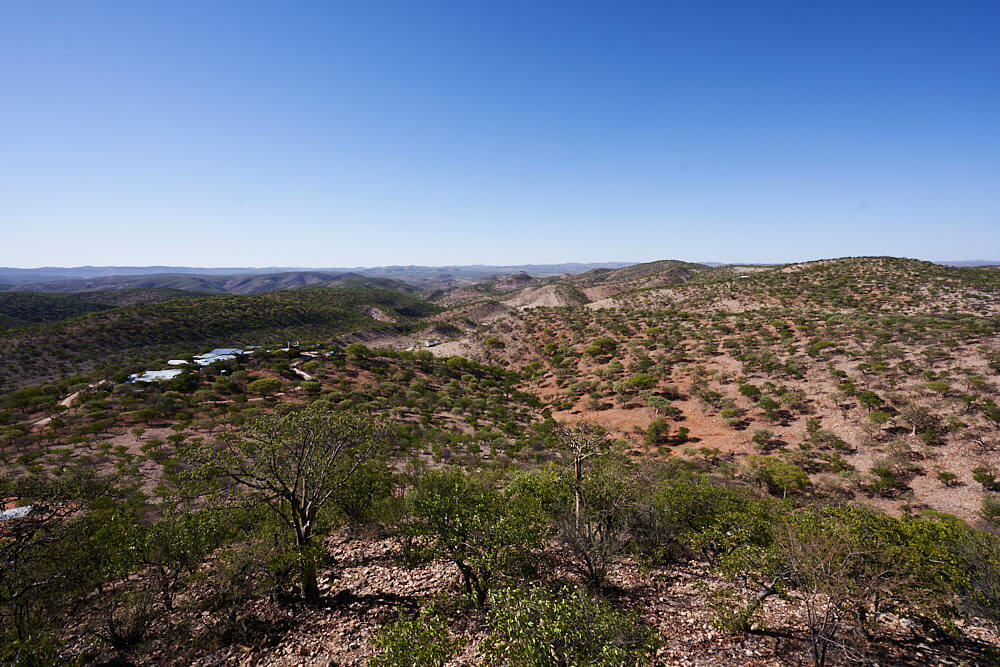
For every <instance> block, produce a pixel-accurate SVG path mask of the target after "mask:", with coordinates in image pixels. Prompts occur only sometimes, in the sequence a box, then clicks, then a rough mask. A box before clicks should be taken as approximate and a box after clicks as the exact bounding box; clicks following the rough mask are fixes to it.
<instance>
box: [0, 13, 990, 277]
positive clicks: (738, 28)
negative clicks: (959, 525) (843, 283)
mask: <svg viewBox="0 0 1000 667" xmlns="http://www.w3.org/2000/svg"><path fill="white" fill-rule="evenodd" d="M472 5H475V6H472ZM568 8H569V6H563V7H558V6H556V5H555V4H544V5H543V4H542V3H527V2H509V3H494V4H492V5H486V4H485V3H469V5H467V6H465V5H459V4H457V3H448V2H417V3H411V2H406V3H404V2H372V3H356V4H347V3H338V4H334V3H325V2H302V3H296V4H295V5H294V6H293V5H288V4H287V3H277V2H251V3H235V2H218V3H212V4H211V5H204V4H202V5H198V4H194V3H192V4H181V3H165V2H161V3H141V4H137V3H125V2H93V3H86V4H81V3H70V2H37V3H19V4H9V5H8V6H7V7H5V11H4V20H3V21H2V22H0V62H2V63H3V65H4V66H3V67H2V68H0V84H2V86H3V90H4V92H5V95H4V103H3V104H0V145H2V146H3V152H2V157H0V266H13V267H37V266H80V265H128V266H143V265H170V266H233V267H247V266H288V267H306V266H310V267H356V266H384V265H393V264H399V265H411V264H417V265H426V266H436V265H469V264H496V265H520V264H533V263H534V264H550V263H558V262H602V261H623V262H625V261H647V260H655V259H663V258H671V259H682V260H689V261H718V262H758V263H775V262H785V261H797V260H803V259H816V258H822V257H836V256H857V255H894V256H907V257H915V258H920V259H931V260H938V261H940V260H973V259H996V258H997V256H1000V187H997V177H998V174H1000V85H998V83H997V78H996V72H997V71H998V69H1000V67H998V66H1000V47H998V46H997V42H996V40H995V35H994V34H993V33H994V27H995V26H996V25H997V24H998V23H1000V5H997V4H995V3H962V4H961V5H945V4H943V3H922V2H907V3H903V2H885V3H878V5H871V4H868V3H860V2H858V3H854V2H845V3H837V4H836V5H829V6H807V5H806V4H805V3H745V2H720V3H713V4H712V5H711V6H699V7H692V6H688V5H685V4H680V3H678V4H668V3H653V2H631V3H624V4H623V3H577V4H573V5H572V6H571V8H569V9H568ZM570 9H571V11H570Z"/></svg>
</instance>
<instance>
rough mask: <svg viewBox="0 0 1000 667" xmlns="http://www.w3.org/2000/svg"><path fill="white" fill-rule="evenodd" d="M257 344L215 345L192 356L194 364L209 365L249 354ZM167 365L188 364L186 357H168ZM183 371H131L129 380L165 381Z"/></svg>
mask: <svg viewBox="0 0 1000 667" xmlns="http://www.w3.org/2000/svg"><path fill="white" fill-rule="evenodd" d="M258 348H259V346H256V345H255V346H252V347H248V348H245V349H241V348H238V347H217V348H215V349H214V350H211V351H210V352H206V353H205V354H199V355H198V356H196V357H194V362H193V363H194V365H195V366H210V365H211V364H214V363H218V362H220V361H232V360H233V359H237V358H239V357H242V356H243V355H245V354H251V353H253V351H254V350H256V349H258ZM167 365H168V366H188V365H190V364H189V362H188V361H187V360H186V359H170V360H169V361H167ZM183 372H184V369H183V368H167V369H164V370H162V371H146V372H144V373H133V374H132V375H131V376H129V382H146V383H149V382H166V381H167V380H173V379H174V378H175V377H177V376H178V375H180V374H181V373H183Z"/></svg>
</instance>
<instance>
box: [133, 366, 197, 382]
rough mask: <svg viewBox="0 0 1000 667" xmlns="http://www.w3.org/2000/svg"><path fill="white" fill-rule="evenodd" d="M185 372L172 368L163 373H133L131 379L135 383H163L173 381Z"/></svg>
mask: <svg viewBox="0 0 1000 667" xmlns="http://www.w3.org/2000/svg"><path fill="white" fill-rule="evenodd" d="M183 372H184V371H182V370H180V369H178V368H170V369H167V370H163V371H146V372H145V373H143V374H142V375H139V374H138V373H133V374H132V375H131V378H132V381H133V382H163V381H164V380H173V379H174V378H175V377H177V376H178V375H180V374H181V373H183Z"/></svg>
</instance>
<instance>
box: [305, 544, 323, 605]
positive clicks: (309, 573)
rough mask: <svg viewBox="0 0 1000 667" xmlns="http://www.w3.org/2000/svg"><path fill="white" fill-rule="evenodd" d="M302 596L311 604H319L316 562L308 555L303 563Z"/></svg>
mask: <svg viewBox="0 0 1000 667" xmlns="http://www.w3.org/2000/svg"><path fill="white" fill-rule="evenodd" d="M302 596H303V597H304V598H305V599H306V601H307V602H309V603H310V604H316V603H318V602H319V582H318V581H317V580H316V562H315V561H314V560H313V557H312V554H308V555H307V556H306V557H305V560H303V562H302Z"/></svg>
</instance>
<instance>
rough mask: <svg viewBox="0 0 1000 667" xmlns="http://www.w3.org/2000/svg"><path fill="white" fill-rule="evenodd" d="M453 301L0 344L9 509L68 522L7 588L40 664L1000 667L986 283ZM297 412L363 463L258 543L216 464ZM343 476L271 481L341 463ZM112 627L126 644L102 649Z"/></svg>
mask: <svg viewBox="0 0 1000 667" xmlns="http://www.w3.org/2000/svg"><path fill="white" fill-rule="evenodd" d="M588 290H601V291H600V292H593V291H591V294H594V295H596V296H600V295H601V294H605V295H611V296H604V297H601V298H598V299H591V298H589V297H588V296H587V292H588ZM94 294H96V293H87V295H94ZM41 296H55V297H60V298H61V297H62V296H63V295H41ZM69 296H73V297H74V298H78V297H81V296H85V295H69ZM437 297H438V298H439V304H438V305H435V304H431V303H429V302H427V301H424V300H421V299H418V298H415V297H413V296H411V295H407V294H401V293H399V292H391V291H385V290H351V289H346V290H345V289H329V288H319V289H314V288H300V289H290V290H281V291H273V292H269V293H266V294H262V295H248V296H240V295H212V296H200V297H191V298H186V299H172V300H168V301H163V302H159V303H151V304H141V305H132V306H124V307H118V308H112V309H108V310H104V311H101V312H93V313H85V314H83V315H80V316H76V317H72V318H70V319H67V320H64V321H61V322H57V323H52V324H47V325H42V326H36V327H32V328H25V329H17V330H12V331H8V332H6V333H4V334H2V335H0V345H3V346H4V349H5V350H11V351H12V353H11V354H10V355H5V356H4V363H5V366H4V372H5V373H8V374H9V377H11V378H12V379H13V378H16V382H17V385H16V386H17V387H19V390H17V391H10V390H8V391H0V485H3V484H6V486H3V487H2V488H0V490H2V491H3V492H4V493H3V497H4V498H13V499H15V500H16V501H17V502H16V503H12V504H22V505H24V504H30V503H37V504H40V505H41V506H42V507H45V508H56V510H57V511H58V509H59V508H63V511H64V512H67V511H68V510H67V508H70V507H71V508H72V512H71V513H67V514H65V515H63V516H62V517H60V518H59V520H60V521H62V522H63V523H61V524H59V525H60V526H62V527H63V528H64V532H54V533H52V537H51V539H48V537H47V539H45V540H39V541H38V542H36V543H32V544H31V546H30V549H29V551H27V552H26V553H30V554H31V558H27V559H25V558H22V559H20V560H17V561H16V563H32V565H33V564H34V563H35V562H36V561H37V562H40V563H42V564H43V565H44V567H42V568H40V569H37V570H36V569H35V568H34V567H29V568H23V569H18V568H17V567H12V568H11V570H12V571H13V572H14V573H15V575H16V577H17V578H16V579H15V581H18V582H24V585H27V586H37V587H38V590H39V591H40V592H39V594H38V597H37V598H36V599H37V600H38V602H37V603H36V606H34V607H33V608H32V610H31V611H30V612H29V613H33V614H34V616H29V618H34V619H35V622H36V623H37V624H38V626H39V627H45V628H47V629H49V630H50V634H47V635H45V637H44V642H43V643H42V644H41V646H42V648H46V647H48V646H50V645H51V646H55V647H58V650H59V651H60V652H61V653H60V655H61V656H64V657H73V658H79V659H81V660H82V662H83V663H84V664H101V663H103V662H106V661H112V660H118V659H123V656H126V657H127V659H128V660H129V661H130V662H131V663H133V664H146V665H158V664H163V663H169V664H204V665H215V664H231V663H234V662H252V663H256V664H282V665H292V664H307V665H328V664H331V663H333V664H344V665H364V664H370V663H369V662H368V661H369V659H371V658H373V657H375V656H378V657H379V658H380V659H385V660H389V659H390V658H392V660H394V662H392V661H390V662H389V663H388V664H407V665H409V664H426V663H427V662H428V659H427V658H426V655H428V654H430V653H433V654H434V655H443V656H448V657H449V661H448V662H444V663H443V664H448V665H453V666H454V665H474V664H484V663H487V662H488V658H489V656H495V655H497V653H496V652H497V651H498V650H507V648H504V647H509V649H510V650H515V649H516V650H517V651H520V653H518V654H517V658H516V659H512V660H509V661H507V662H503V661H499V664H511V665H520V664H550V663H549V662H547V660H548V658H547V657H546V656H548V655H549V654H548V653H545V652H544V651H543V652H542V653H538V654H533V653H530V651H532V650H535V649H536V648H537V647H538V646H539V643H538V637H539V636H543V637H546V639H545V642H544V644H542V645H543V646H544V647H547V646H551V645H557V644H559V642H562V641H563V640H564V639H565V638H566V637H568V636H571V637H573V638H575V639H574V640H573V641H574V645H573V647H571V648H572V650H573V651H575V652H576V653H574V655H586V656H591V657H588V658H587V660H588V661H590V662H596V664H605V665H609V666H610V665H620V664H633V663H639V664H655V665H658V664H664V665H674V664H678V665H680V664H684V665H690V664H697V665H711V666H718V667H722V666H727V667H728V666H729V665H733V664H754V665H785V664H809V662H810V660H811V657H810V656H811V655H813V654H812V650H813V648H814V647H815V646H816V645H817V642H820V643H821V644H822V645H823V646H826V648H827V650H828V651H829V655H828V657H827V658H826V659H825V662H824V664H826V665H849V664H858V662H865V661H867V662H868V663H872V664H874V663H876V662H877V663H878V664H886V665H909V664H955V665H971V664H992V663H991V662H990V661H991V660H993V659H994V656H997V655H1000V632H998V630H997V625H996V624H997V622H1000V614H998V612H997V610H998V609H1000V591H998V590H997V589H996V587H995V585H994V584H995V582H996V581H998V580H1000V558H998V555H1000V537H998V533H1000V481H998V480H1000V407H998V399H1000V274H997V273H996V272H995V271H992V270H982V269H966V268H949V267H942V266H938V265H934V264H929V263H925V262H917V261H912V260H905V259H895V258H886V257H860V258H840V259H831V260H820V261H815V262H806V263H799V264H789V265H783V266H773V267H752V266H726V267H707V266H701V265H687V264H684V263H679V262H671V261H664V262H653V263H650V264H648V265H639V266H636V267H629V268H626V269H615V270H612V271H610V272H608V271H598V272H594V273H592V274H590V275H586V274H584V275H582V276H576V277H573V276H571V277H566V276H559V277H550V278H535V277H530V276H529V277H524V276H521V275H517V274H514V275H513V276H507V275H499V276H495V277H494V278H493V279H492V280H490V281H488V282H486V283H476V284H474V285H471V286H466V287H463V288H462V289H452V290H445V291H443V292H442V293H441V294H438V295H437ZM95 298H96V297H95ZM38 303H42V302H38ZM287 338H293V339H294V338H300V339H302V342H303V345H302V346H301V347H296V346H291V347H290V349H279V347H280V348H284V345H283V343H284V341H285V340H286V339H287ZM312 342H315V344H314V345H311V344H310V343H312ZM274 343H277V344H274ZM258 344H265V345H266V347H264V348H260V349H256V350H255V351H254V352H253V353H252V354H248V355H245V356H241V357H238V358H235V359H230V360H228V361H224V362H220V363H218V364H213V365H210V366H207V367H204V368H197V369H192V372H188V373H184V374H182V375H180V376H178V377H177V378H174V379H171V380H170V381H169V382H167V383H165V384H162V385H157V384H153V385H142V384H131V383H128V382H126V381H124V380H125V378H126V377H127V375H126V373H127V372H130V371H134V370H138V369H140V368H144V367H145V366H139V365H137V363H136V362H138V361H140V360H142V361H146V360H153V359H157V362H158V363H160V364H164V363H165V359H166V356H167V355H168V354H171V355H174V354H181V353H184V352H187V353H190V352H196V351H198V352H200V351H203V350H204V349H206V348H208V347H212V346H228V345H258ZM81 370H94V371H95V372H93V373H92V374H90V375H89V376H87V377H83V378H71V377H67V376H69V375H71V374H72V373H76V372H80V371H81ZM60 373H61V374H62V376H63V377H62V378H61V379H60V380H59V381H58V382H52V383H49V384H47V385H44V386H41V385H36V386H23V385H24V384H25V383H26V382H27V380H30V379H31V378H36V377H37V378H39V379H46V380H47V379H50V378H52V379H54V378H55V377H56V375H57V374H60ZM13 386H14V385H11V388H13ZM297 419H304V420H306V421H305V422H303V424H304V426H302V428H303V429H304V430H294V431H290V432H289V433H294V434H295V435H294V436H289V437H288V439H287V440H286V441H283V442H284V443H285V444H283V445H282V447H284V446H290V447H294V446H296V445H294V443H298V442H302V443H313V444H311V445H310V447H313V446H315V443H314V442H313V441H312V440H309V437H308V435H307V436H305V437H304V439H301V440H300V439H299V438H300V437H302V434H304V433H305V434H309V433H315V432H324V433H327V432H328V431H325V430H324V429H328V428H333V431H329V433H331V434H332V435H331V438H332V439H331V440H330V442H331V443H334V444H337V446H338V447H339V445H340V444H343V443H349V444H348V445H346V446H347V447H348V448H349V447H350V446H351V445H352V444H356V445H358V446H361V445H364V446H367V444H368V443H369V442H370V441H369V438H375V439H377V442H375V441H374V440H372V441H371V444H372V447H373V449H372V450H371V451H373V452H376V451H377V454H376V455H375V456H373V457H372V458H371V459H370V460H368V461H366V462H365V463H364V465H363V466H360V467H358V468H357V469H356V470H357V471H358V472H357V475H358V478H357V480H356V482H352V483H350V484H347V485H346V486H343V487H338V488H337V489H336V492H337V495H336V496H332V497H336V501H335V502H334V503H333V506H332V507H330V508H329V510H328V511H327V512H326V513H325V514H324V515H323V516H322V517H321V519H322V520H321V522H318V523H319V524H320V527H318V528H317V529H316V530H317V533H316V537H315V539H314V541H313V542H311V543H310V544H309V545H307V546H305V547H302V546H301V545H298V544H297V543H296V539H297V538H296V536H295V535H294V534H293V531H292V529H291V528H289V524H287V523H278V521H277V519H276V515H275V513H274V508H275V507H278V511H279V512H280V511H285V510H287V509H288V508H289V507H290V506H289V505H287V504H281V503H279V504H277V505H275V504H270V505H268V504H267V503H265V502H264V500H263V499H262V497H261V496H260V495H259V493H261V489H260V488H259V487H257V488H254V487H246V486H245V487H239V486H237V487H233V486H232V484H231V481H232V476H231V474H230V475H224V474H222V472H221V469H220V467H221V466H222V465H229V464H232V459H228V458H226V456H227V454H226V452H227V451H229V452H231V451H232V450H227V446H229V445H227V444H226V443H230V445H231V443H233V442H245V444H246V446H247V447H248V449H246V450H245V451H244V454H245V458H243V459H240V460H241V461H242V462H243V463H242V464H240V465H242V466H243V468H242V469H243V470H248V469H252V470H257V471H260V470H265V471H266V470H270V469H273V466H275V465H282V464H276V459H275V458H274V456H275V455H274V453H273V452H272V451H271V450H269V449H268V445H267V443H268V441H269V440H268V439H269V438H270V437H272V434H274V433H275V432H276V431H275V430H273V429H277V428H279V425H284V426H280V428H286V427H287V424H288V423H296V424H297V423H299V422H296V421H295V420H297ZM341 419H343V420H346V421H345V422H343V423H341V422H340V421H339V420H341ZM368 419H378V420H383V421H381V422H376V424H375V425H373V424H372V423H371V422H369V421H367V420H368ZM283 420H292V421H291V422H288V421H283ZM328 420H332V421H328ZM378 424H383V425H384V430H382V428H383V427H382V426H378ZM296 428H297V429H298V428H299V427H298V426H297V427H296ZM341 428H344V429H346V430H340V429H341ZM244 429H249V431H250V433H251V434H253V437H251V438H250V439H249V440H246V441H244V440H242V439H237V440H235V441H234V440H230V439H228V437H227V435H226V434H228V433H231V432H232V433H244ZM254 429H257V430H254ZM314 429H319V430H318V431H317V430H314ZM344 434H348V435H349V438H347V439H346V440H343V439H340V438H341V437H342V436H343V435H344ZM338 443H339V444H338ZM280 451H285V450H284V449H281V450H280ZM292 451H298V450H294V449H293V450H292ZM311 451H313V450H312V449H306V450H302V454H301V456H303V457H306V458H308V457H310V456H312V454H310V452H311ZM337 451H338V452H341V453H339V454H336V455H333V456H331V455H329V454H330V452H325V453H322V455H320V456H318V458H317V459H316V460H315V461H310V462H307V463H305V464H304V463H303V458H300V457H299V454H296V456H295V457H293V458H288V459H287V460H285V459H279V460H283V461H285V464H284V465H287V466H289V467H288V468H286V469H285V470H287V471H292V470H305V469H308V470H315V471H320V472H322V471H326V470H328V469H329V466H330V465H333V466H335V467H336V469H337V470H339V471H343V470H344V469H346V468H344V467H338V466H340V465H344V466H346V465H348V464H349V463H348V462H344V463H343V464H341V463H339V462H340V461H342V459H338V458H336V457H337V456H342V455H343V451H344V450H340V449H338V450H337ZM279 456H281V455H279ZM331 462H332V463H331ZM236 469H237V470H238V469H240V466H239V465H237V466H236ZM231 470H232V469H231ZM194 472H197V474H196V475H189V474H187V473H194ZM323 474H324V475H325V473H323ZM91 475H93V477H91ZM577 475H579V478H578V477H577ZM13 479H18V480H20V481H21V482H23V483H25V485H26V486H23V487H22V486H18V485H17V484H15V483H14V482H13V481H10V482H8V481H7V480H13ZM578 479H579V481H577V480H578ZM43 480H44V482H43ZM80 480H83V481H84V482H86V484H82V482H81V481H80ZM95 480H99V481H95ZM313 481H315V482H317V483H322V480H321V479H318V478H317V479H314V480H313ZM29 482H30V483H29ZM204 482H211V483H210V484H207V485H204V486H202V483H204ZM74 484H81V486H73V485H74ZM33 485H37V486H33ZM64 485H65V486H64ZM293 486H294V488H296V489H298V488H302V489H306V488H312V487H308V486H307V485H304V486H302V487H300V486H298V485H297V484H295V485H293ZM67 487H68V488H70V489H72V490H73V493H74V494H75V495H70V496H68V497H69V498H71V501H70V502H68V503H62V504H60V503H59V502H53V501H52V499H53V497H55V498H60V497H67V496H66V495H65V494H66V491H65V488H67ZM77 489H81V490H80V491H77ZM248 490H249V491H250V492H249V493H247V491H248ZM578 490H579V491H578ZM139 492H141V493H139ZM60 493H63V494H64V495H63V496H59V494H60ZM264 493H267V491H264ZM577 493H579V495H577ZM192 494H193V496H194V497H195V498H196V500H191V498H192ZM109 499H110V500H113V502H108V501H109ZM42 501H44V502H42ZM282 508H284V509H282ZM8 525H14V526H17V525H18V524H8ZM29 525H31V524H29ZM872 545H877V548H873V547H872ZM51 572H57V573H59V576H60V578H59V579H58V582H59V585H54V584H52V583H51V582H52V581H54V580H53V579H51V578H45V579H42V580H41V581H39V580H38V574H39V573H41V574H42V575H46V576H48V574H49V573H51ZM310 572H311V573H312V574H313V575H315V581H316V587H315V589H313V590H312V592H310V589H309V588H308V587H307V583H306V582H307V581H308V580H309V576H310ZM111 591H113V594H110V593H109V592H111ZM310 596H312V597H310ZM4 604H5V603H4V601H3V599H2V598H0V611H3V610H4V609H5V608H6V607H4ZM9 606H10V605H8V607H9ZM824 615H834V616H835V617H836V619H837V625H836V627H831V626H829V625H824V624H823V623H824V622H823V621H822V618H826V617H828V616H824ZM11 617H12V618H14V617H13V616H11ZM147 621H148V622H147ZM126 622H129V623H134V625H130V626H129V627H134V628H136V629H135V632H134V634H133V635H131V636H130V637H129V638H127V639H128V641H125V640H123V639H120V638H119V636H118V635H115V634H113V633H112V630H109V628H117V627H119V626H118V625H115V624H117V623H126ZM176 628H184V629H185V632H184V634H183V635H181V634H180V633H178V632H176ZM567 628H570V630H567ZM819 633H827V634H825V635H820V634H819ZM95 637H98V638H99V639H95ZM817 637H819V639H817ZM824 637H825V638H824ZM40 641H41V640H40ZM12 645H13V646H16V647H20V646H23V644H12ZM32 646H34V645H32ZM498 646H499V647H502V648H501V649H498V648H497V647H498ZM609 647H610V650H613V651H621V653H611V654H610V655H611V656H612V657H611V658H607V659H604V658H593V659H592V656H595V655H597V656H606V655H608V653H607V651H608V650H609ZM19 650H20V649H19ZM33 650H36V649H33ZM37 650H41V649H37ZM53 650H55V649H53ZM567 650H570V649H567ZM525 655H533V656H535V657H534V658H524V657H523V656H525ZM387 656H388V657H387ZM538 656H541V657H538ZM489 659H492V658H489ZM36 662H40V663H41V664H47V663H46V661H45V660H40V661H36ZM48 662H51V660H49V661H48ZM567 662H568V664H586V661H584V659H583V658H580V659H579V660H576V659H574V660H571V661H567ZM441 663H442V660H439V661H438V664H441ZM375 664H379V663H378V662H376V663H375Z"/></svg>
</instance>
